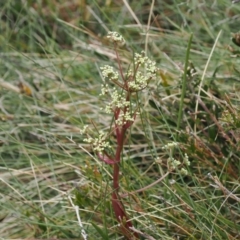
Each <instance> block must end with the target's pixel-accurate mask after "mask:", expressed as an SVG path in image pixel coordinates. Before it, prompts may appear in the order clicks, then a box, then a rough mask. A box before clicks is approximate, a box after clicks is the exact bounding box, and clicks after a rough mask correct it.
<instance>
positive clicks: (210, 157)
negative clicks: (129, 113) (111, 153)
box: [0, 0, 240, 240]
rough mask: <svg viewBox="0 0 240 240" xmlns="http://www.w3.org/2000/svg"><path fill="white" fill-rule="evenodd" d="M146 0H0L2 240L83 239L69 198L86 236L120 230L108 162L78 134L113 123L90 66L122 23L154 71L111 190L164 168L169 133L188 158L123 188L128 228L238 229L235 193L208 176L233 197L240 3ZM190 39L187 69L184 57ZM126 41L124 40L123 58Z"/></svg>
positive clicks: (235, 234) (223, 232)
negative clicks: (235, 37)
mask: <svg viewBox="0 0 240 240" xmlns="http://www.w3.org/2000/svg"><path fill="white" fill-rule="evenodd" d="M3 2H4V1H3ZM20 2H21V4H20ZM126 2H130V4H129V5H128V4H127V3H126ZM153 3H154V1H146V0H139V1H113V0H112V1H100V0H95V1H73V0H71V1H60V0H59V1H31V0H29V1H19V3H16V1H14V0H10V1H5V3H0V9H1V10H0V21H1V22H0V32H1V35H0V54H1V58H0V59H1V60H0V74H1V75H0V122H1V124H0V189H1V191H0V196H1V197H0V237H1V238H3V239H14V238H26V239H27V238H29V239H34V238H36V239H37V238H41V239H50V238H57V239H60V238H62V239H67V238H75V239H84V238H83V236H82V232H81V230H82V229H81V227H80V226H79V223H78V220H77V215H76V211H75V210H74V206H73V205H74V204H75V205H76V206H78V207H79V215H80V217H81V221H82V224H83V229H84V230H85V232H86V233H87V234H88V237H87V239H124V237H123V236H122V235H121V233H120V232H119V229H118V227H117V225H118V223H117V221H116V219H115V216H114V213H113V211H112V207H111V201H110V199H111V196H110V195H111V191H112V189H111V185H112V180H111V179H112V166H109V165H106V164H104V163H102V162H101V161H100V160H99V159H98V158H97V156H96V155H95V154H94V152H93V151H92V149H91V146H89V145H88V144H86V143H84V142H83V137H82V136H81V135H80V132H79V131H80V129H82V128H83V126H84V125H85V124H89V125H91V126H92V127H93V129H94V127H96V128H97V129H98V130H101V129H104V130H106V131H107V129H108V128H109V126H110V124H111V121H112V117H111V115H106V114H105V113H104V112H103V111H102V110H101V108H102V107H104V105H105V102H104V100H103V99H102V98H100V97H99V94H100V88H101V84H102V79H101V75H100V70H99V68H100V67H101V66H103V65H105V64H110V65H113V66H116V61H115V60H116V59H115V55H114V52H113V48H112V46H111V44H109V42H108V41H107V40H106V35H107V32H108V31H117V32H119V33H121V34H122V35H123V36H124V38H125V39H126V42H127V47H129V49H131V51H132V52H141V51H142V50H143V51H145V52H146V54H147V55H148V56H149V57H150V58H151V59H154V60H155V61H156V63H157V66H158V67H159V72H158V76H157V79H156V81H154V82H151V83H150V85H149V88H148V89H146V90H145V91H144V92H143V94H141V95H139V101H141V103H142V106H141V115H140V116H138V117H137V119H136V122H135V123H134V125H133V127H132V128H131V131H129V138H128V142H127V144H126V146H125V148H124V156H123V162H122V164H121V180H120V185H121V189H120V191H121V193H122V194H125V193H128V192H133V191H136V190H138V189H140V188H144V187H145V186H147V185H149V184H151V183H153V182H154V181H157V180H158V179H159V178H161V176H163V175H164V174H165V173H166V172H167V171H168V168H167V159H168V158H169V153H168V152H167V151H166V150H163V149H162V147H163V146H164V145H165V144H167V143H169V142H172V141H177V142H179V143H180V144H179V147H178V148H176V149H175V150H174V152H173V157H174V158H175V159H178V160H180V161H181V160H182V158H183V156H184V154H185V153H187V154H188V156H189V160H190V162H191V165H190V166H189V167H188V172H189V174H188V176H183V175H181V174H180V172H179V171H175V172H173V173H171V174H169V175H168V176H167V177H165V178H164V180H163V181H161V182H160V183H158V184H156V185H154V186H153V187H151V188H148V189H147V190H145V191H143V192H140V193H134V194H132V195H130V196H128V197H127V198H123V201H124V205H125V208H126V211H127V213H128V215H129V216H130V218H131V219H132V222H133V224H134V227H135V228H136V230H138V231H140V232H141V233H143V234H145V235H144V236H142V239H216V240H219V239H238V238H239V235H240V227H239V226H240V224H239V223H240V217H239V216H240V210H239V209H240V206H239V205H240V203H239V200H238V198H235V199H234V198H232V196H231V195H229V196H227V195H226V192H224V189H219V188H217V186H216V184H217V183H219V182H214V181H213V179H211V178H209V177H208V175H207V174H208V173H209V172H210V173H211V175H212V176H217V177H218V178H219V181H220V183H221V184H222V185H219V186H223V187H224V188H226V189H228V190H229V191H232V192H233V194H234V196H235V197H237V196H239V193H240V190H239V172H240V155H239V144H238V142H239V139H240V135H239V122H240V115H239V101H240V98H239V94H238V93H239V90H240V78H239V77H240V74H239V73H240V68H239V63H240V60H239V53H238V51H239V50H238V49H239V47H238V46H236V45H234V43H233V42H232V41H231V34H232V33H236V32H238V31H239V21H238V19H239V11H240V4H235V5H234V4H231V2H230V1H225V0H224V1H223V0H219V1H194V0H193V1H185V2H184V1H179V0H175V1H160V0H159V1H157V0H156V1H155V3H154V5H153V8H151V4H153ZM149 16H151V18H150V21H149ZM191 35H192V37H193V38H192V42H191V46H190V48H189V47H188V46H189V41H190V38H191ZM188 50H189V60H190V61H191V64H190V63H189V66H191V67H192V69H193V68H195V70H194V71H196V72H195V73H194V74H193V75H191V74H190V73H189V72H188V71H187V70H188V69H186V68H185V66H186V65H185V63H186V62H188V61H187V60H188V57H186V56H187V51H188ZM131 51H128V50H126V49H124V48H123V49H122V60H123V62H124V66H125V68H126V69H127V67H128V65H129V64H130V63H131V58H132V52H131ZM184 85H185V87H186V91H185V94H184V98H182V100H181V96H182V88H183V86H184ZM199 87H200V90H201V91H199ZM179 108H180V109H182V111H179ZM224 116H225V117H224ZM113 145H114V142H113ZM69 198H71V199H72V203H73V204H71V201H70V200H69Z"/></svg>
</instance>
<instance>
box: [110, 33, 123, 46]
mask: <svg viewBox="0 0 240 240" xmlns="http://www.w3.org/2000/svg"><path fill="white" fill-rule="evenodd" d="M107 38H108V39H109V40H111V41H112V42H114V43H117V44H119V45H121V46H123V45H124V44H125V40H124V38H123V36H122V35H120V34H119V33H117V32H108V35H107Z"/></svg>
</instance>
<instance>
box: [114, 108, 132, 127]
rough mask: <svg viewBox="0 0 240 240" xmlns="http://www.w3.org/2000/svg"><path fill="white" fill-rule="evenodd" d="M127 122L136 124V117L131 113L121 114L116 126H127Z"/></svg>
mask: <svg viewBox="0 0 240 240" xmlns="http://www.w3.org/2000/svg"><path fill="white" fill-rule="evenodd" d="M127 122H134V117H132V115H131V113H130V112H129V111H126V112H125V113H120V114H119V116H118V119H117V120H116V124H117V125H118V126H123V125H125V124H127Z"/></svg>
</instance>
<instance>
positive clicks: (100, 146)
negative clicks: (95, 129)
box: [83, 131, 111, 154]
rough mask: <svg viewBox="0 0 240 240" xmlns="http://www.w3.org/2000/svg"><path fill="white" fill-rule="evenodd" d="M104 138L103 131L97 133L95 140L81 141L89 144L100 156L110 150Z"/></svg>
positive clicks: (86, 139)
mask: <svg viewBox="0 0 240 240" xmlns="http://www.w3.org/2000/svg"><path fill="white" fill-rule="evenodd" d="M105 139H106V136H105V134H104V132H103V131H99V135H98V137H97V138H92V137H88V138H85V139H83V141H84V142H87V143H90V144H92V146H93V150H94V151H96V152H98V153H100V154H102V153H103V151H104V150H105V149H107V148H108V149H109V148H111V146H110V144H109V142H106V141H105Z"/></svg>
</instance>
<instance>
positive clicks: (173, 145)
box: [162, 142, 178, 149]
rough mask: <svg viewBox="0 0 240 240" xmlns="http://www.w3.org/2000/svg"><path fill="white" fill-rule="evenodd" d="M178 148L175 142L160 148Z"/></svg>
mask: <svg viewBox="0 0 240 240" xmlns="http://www.w3.org/2000/svg"><path fill="white" fill-rule="evenodd" d="M177 146H178V143H177V142H170V143H168V144H166V145H164V146H163V147H162V149H173V148H175V147H177Z"/></svg>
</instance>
